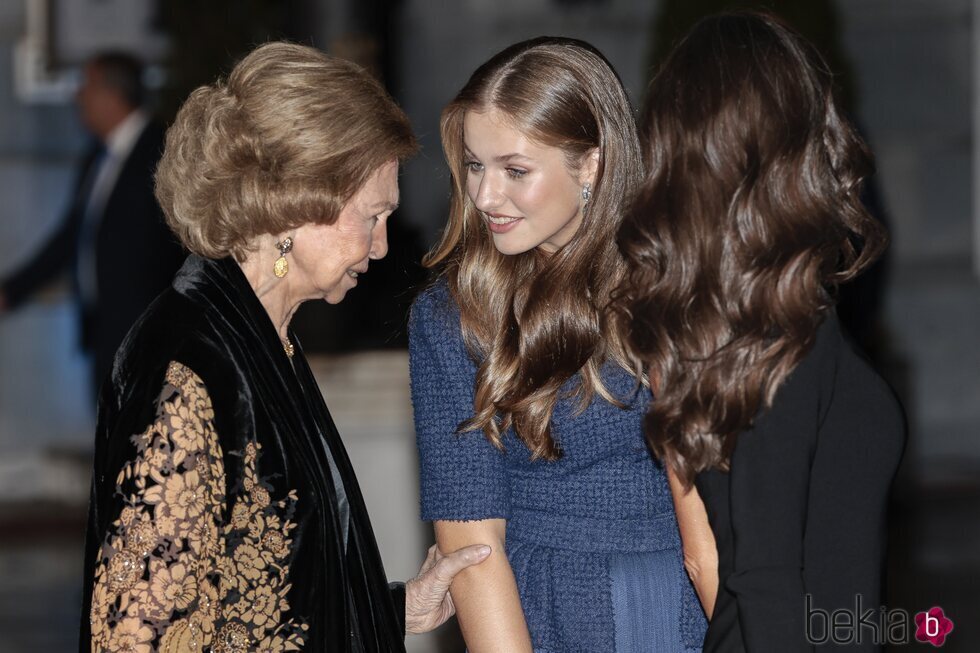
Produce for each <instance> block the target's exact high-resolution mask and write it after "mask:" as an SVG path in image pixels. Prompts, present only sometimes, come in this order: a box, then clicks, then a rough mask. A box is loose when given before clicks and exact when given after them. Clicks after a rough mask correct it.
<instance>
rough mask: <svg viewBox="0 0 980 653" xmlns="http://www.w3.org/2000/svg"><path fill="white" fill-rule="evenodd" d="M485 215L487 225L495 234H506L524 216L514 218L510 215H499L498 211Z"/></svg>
mask: <svg viewBox="0 0 980 653" xmlns="http://www.w3.org/2000/svg"><path fill="white" fill-rule="evenodd" d="M484 216H485V217H486V220H487V226H488V227H490V231H492V232H493V233H495V234H505V233H507V232H508V231H510V230H511V229H513V228H514V227H516V226H517V223H518V222H520V221H521V220H523V219H524V218H514V217H511V216H509V215H497V214H496V213H485V214H484Z"/></svg>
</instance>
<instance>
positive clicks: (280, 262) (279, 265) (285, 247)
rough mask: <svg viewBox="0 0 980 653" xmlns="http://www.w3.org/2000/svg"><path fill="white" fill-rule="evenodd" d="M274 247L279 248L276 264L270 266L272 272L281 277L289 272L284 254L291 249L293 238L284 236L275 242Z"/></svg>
mask: <svg viewBox="0 0 980 653" xmlns="http://www.w3.org/2000/svg"><path fill="white" fill-rule="evenodd" d="M276 248H278V250H279V258H277V259H276V264H275V265H273V266H272V272H273V274H275V275H276V276H277V277H279V278H280V279H282V278H283V277H284V276H286V273H288V272H289V261H287V260H286V254H288V253H289V252H290V251H291V250H292V249H293V239H292V238H290V237H289V236H286V237H285V238H283V239H282V240H280V241H279V242H278V243H276Z"/></svg>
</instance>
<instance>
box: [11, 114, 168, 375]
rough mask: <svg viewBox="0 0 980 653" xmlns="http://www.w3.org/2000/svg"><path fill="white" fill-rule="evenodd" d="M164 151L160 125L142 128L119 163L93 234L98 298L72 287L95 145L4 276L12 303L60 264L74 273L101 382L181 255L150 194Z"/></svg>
mask: <svg viewBox="0 0 980 653" xmlns="http://www.w3.org/2000/svg"><path fill="white" fill-rule="evenodd" d="M162 151H163V129H162V128H161V127H160V126H158V125H156V124H154V123H150V124H149V125H148V126H147V127H145V128H144V130H143V132H142V133H141V134H140V136H139V138H138V139H137V141H136V143H135V144H134V145H133V149H132V150H131V151H130V153H129V157H128V158H127V159H126V161H125V163H124V164H123V165H122V168H121V169H120V171H119V176H118V178H117V179H116V182H115V185H114V186H113V188H112V190H111V192H110V194H109V196H108V198H107V200H106V204H105V210H104V212H103V215H102V218H101V221H100V222H99V226H98V231H97V233H96V236H95V241H94V246H95V257H94V259H95V266H96V288H97V299H96V301H95V302H94V303H84V302H83V301H82V298H81V296H80V295H79V293H78V287H79V286H78V279H77V278H75V275H76V270H77V266H76V261H77V257H78V249H79V235H80V232H81V227H82V220H83V217H84V213H85V205H86V202H87V199H88V192H87V191H88V188H87V183H86V179H87V178H88V177H89V175H90V172H91V168H92V166H93V165H94V163H95V159H96V156H97V152H98V148H97V147H96V146H94V145H93V147H92V148H91V149H90V150H89V151H88V153H87V154H86V156H85V158H84V159H83V161H82V166H81V168H80V170H79V174H78V177H77V179H76V182H75V187H74V191H73V193H72V199H71V204H70V206H69V209H68V211H67V213H66V215H65V217H64V219H63V220H62V222H61V225H60V226H59V227H58V229H57V230H56V231H55V232H54V234H52V235H51V237H50V238H49V239H48V241H47V242H46V243H45V244H44V245H43V246H42V247H41V249H40V250H39V251H38V253H37V254H36V255H35V256H34V257H33V258H32V259H30V260H28V261H27V262H26V263H25V264H24V265H22V266H21V267H20V268H19V269H18V270H16V271H14V273H13V274H12V275H10V276H9V277H8V278H7V279H6V280H4V282H3V283H2V288H3V291H4V293H5V294H6V296H7V301H8V303H9V304H10V305H11V307H14V306H17V305H18V304H20V303H22V302H24V301H25V300H26V299H27V298H29V296H30V295H32V294H33V293H34V292H35V291H36V290H38V289H39V288H40V287H42V286H43V285H45V284H47V283H48V282H50V281H51V280H52V279H53V278H55V277H56V276H57V275H59V274H61V273H63V272H65V270H66V268H67V269H69V270H70V272H71V274H72V275H73V288H74V290H75V298H76V302H77V304H78V307H79V310H80V316H81V319H80V328H81V333H80V342H81V345H82V347H83V349H85V350H87V351H90V352H92V354H93V355H94V359H95V360H94V374H95V381H96V383H97V384H98V383H101V381H102V379H103V378H104V376H105V374H106V373H107V372H108V370H109V369H110V367H111V365H112V357H113V355H114V354H115V351H116V348H117V347H118V346H119V343H120V342H122V339H123V336H125V335H126V332H127V331H128V330H129V327H130V326H132V324H133V322H135V321H136V318H137V317H139V315H140V314H141V313H142V312H143V310H144V309H146V307H147V306H148V305H149V304H150V302H151V301H152V300H153V298H154V297H156V296H157V294H159V293H160V292H161V291H162V290H163V289H164V288H166V287H167V286H168V285H169V283H170V280H171V279H172V278H173V275H174V273H175V272H176V271H177V268H179V267H180V263H181V261H182V260H183V253H182V251H181V248H180V246H179V245H178V243H177V240H176V238H175V237H174V236H173V234H172V233H171V232H170V230H169V229H168V228H167V226H166V224H165V223H164V219H163V214H162V212H161V210H160V207H159V205H158V204H157V201H156V198H155V197H154V196H153V173H154V171H155V169H156V165H157V162H158V161H159V160H160V155H161V153H162Z"/></svg>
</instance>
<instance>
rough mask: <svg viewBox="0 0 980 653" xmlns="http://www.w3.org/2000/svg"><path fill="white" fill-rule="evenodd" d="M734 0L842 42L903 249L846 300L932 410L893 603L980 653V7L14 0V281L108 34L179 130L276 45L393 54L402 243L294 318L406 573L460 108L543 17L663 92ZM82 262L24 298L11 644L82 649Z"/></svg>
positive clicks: (74, 154)
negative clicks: (421, 370)
mask: <svg viewBox="0 0 980 653" xmlns="http://www.w3.org/2000/svg"><path fill="white" fill-rule="evenodd" d="M735 7H762V8H769V9H771V10H773V11H775V12H776V13H779V14H781V15H783V16H784V17H785V18H786V19H787V20H789V21H790V22H791V23H793V24H794V25H795V26H796V27H797V29H799V30H800V31H801V32H802V33H803V34H804V35H806V36H807V37H808V38H810V39H811V40H813V41H814V43H815V44H816V45H817V46H818V47H819V48H820V49H821V50H823V52H824V54H825V56H826V58H827V60H828V62H829V64H830V66H831V67H832V68H833V69H834V71H835V72H836V73H837V75H838V79H839V90H840V97H841V99H842V101H843V103H844V105H845V106H846V108H847V110H848V111H849V112H850V114H851V116H852V117H853V119H854V120H855V122H856V123H857V124H859V126H860V128H861V130H862V132H863V133H864V134H865V136H866V138H867V140H868V141H869V143H870V145H871V147H872V149H873V150H874V152H875V154H876V158H877V167H878V173H877V175H876V176H875V177H874V178H873V179H872V180H871V183H870V184H869V187H868V189H867V190H866V195H865V199H866V202H867V204H868V207H869V208H870V209H871V210H872V212H873V213H874V214H875V215H876V216H877V217H878V218H879V219H881V220H883V221H884V222H886V224H888V226H889V228H890V230H891V233H892V246H891V249H890V250H889V254H888V256H887V258H886V259H885V260H884V261H883V262H882V264H880V265H879V266H877V267H876V268H875V269H874V270H873V271H872V273H870V274H869V275H867V276H866V277H865V278H864V279H863V280H861V281H859V282H858V283H856V284H854V285H852V286H851V287H848V288H845V289H844V290H843V292H842V297H841V312H842V314H843V315H844V317H845V319H846V321H847V323H848V324H849V326H850V328H851V330H852V332H853V334H854V336H855V338H856V339H858V340H859V341H860V342H861V343H862V344H863V346H864V347H865V348H866V350H867V351H868V353H869V356H870V357H871V358H872V359H873V360H874V362H875V363H876V365H877V366H878V368H879V369H880V371H881V372H882V373H883V374H884V375H885V376H886V377H887V378H888V379H889V380H890V382H891V383H892V385H893V386H894V387H895V389H896V391H897V392H898V393H899V395H900V396H901V398H902V400H903V402H904V405H905V408H906V411H907V413H908V417H909V424H910V437H909V445H908V449H907V451H906V455H905V459H904V462H903V466H902V469H901V471H900V474H899V478H898V479H897V481H896V488H895V492H894V501H893V506H892V520H891V523H892V531H893V532H892V539H891V545H890V554H889V594H888V605H889V607H892V608H901V609H905V610H907V611H909V612H910V613H914V612H917V611H920V610H923V609H927V608H929V607H931V606H933V605H939V606H942V607H943V608H944V610H945V612H946V614H947V615H948V616H949V617H950V618H951V619H952V620H953V622H954V623H955V631H954V632H953V633H952V635H951V636H950V637H949V639H948V640H947V643H946V645H945V647H944V648H945V649H947V650H950V651H964V652H965V651H969V652H974V651H978V650H980V626H978V625H977V624H978V623H980V597H978V591H977V588H980V437H978V436H980V344H978V339H980V209H978V208H977V206H978V205H977V202H976V200H975V196H980V195H978V193H977V190H976V189H978V188H980V186H978V185H977V184H976V183H975V176H976V175H977V170H978V168H976V167H975V165H974V160H975V158H976V157H975V154H974V139H973V137H972V134H973V132H974V126H976V125H978V124H980V106H978V103H977V100H978V98H980V94H978V90H980V81H978V77H977V73H976V70H977V64H978V63H980V41H978V36H980V2H976V1H971V0H837V1H835V2H831V1H829V0H795V1H792V0H770V1H769V2H734V1H731V0H454V1H451V2H436V1H432V0H387V1H384V0H208V1H207V2H199V1H193V0H4V1H3V2H0V280H2V279H3V278H4V276H5V275H7V274H9V273H10V272H11V271H12V270H14V269H16V268H18V267H19V266H21V265H22V264H23V263H24V262H25V261H28V260H30V259H31V257H32V256H34V254H35V253H36V251H37V249H38V248H39V247H40V246H41V244H42V243H44V242H45V240H46V239H47V237H48V236H49V235H50V234H51V233H52V232H53V230H55V229H56V228H57V226H58V224H59V222H60V220H61V219H62V216H63V214H64V212H65V211H66V209H67V204H68V202H69V199H70V193H71V186H72V177H73V174H74V171H75V169H76V166H77V164H78V159H79V157H81V156H82V154H83V152H84V151H85V149H86V146H87V144H88V142H89V137H88V136H87V135H86V133H85V131H84V130H83V128H82V126H81V123H80V121H79V119H78V116H77V112H76V110H75V108H74V105H73V94H74V91H75V88H76V86H77V84H78V82H79V79H80V77H81V70H82V66H83V64H84V62H85V61H86V60H87V59H88V58H89V57H90V56H91V55H93V54H94V53H96V52H98V51H101V50H105V49H110V48H111V49H123V50H127V51H131V52H133V53H135V54H137V55H139V56H140V57H141V58H142V59H143V60H144V61H145V62H146V64H147V65H148V67H147V71H146V74H145V80H146V81H147V83H148V84H149V85H150V87H151V93H150V100H151V102H150V105H151V107H152V109H153V112H154V113H155V114H156V116H157V117H158V118H159V119H160V120H161V121H162V122H163V123H164V124H166V123H167V122H168V121H169V120H170V119H171V118H172V117H173V115H174V113H175V111H176V109H177V107H179V105H180V102H181V101H182V99H183V98H184V97H186V95H187V93H189V92H190V91H191V90H192V89H193V88H195V87H196V86H198V85H199V84H203V83H207V82H209V81H211V80H213V79H214V78H215V77H217V76H219V75H224V74H226V73H227V72H228V71H229V70H230V68H231V66H232V65H233V63H234V62H235V60H236V59H237V58H238V57H240V56H241V55H242V54H244V53H245V52H247V51H248V50H249V49H251V48H252V47H253V46H254V45H256V44H259V43H262V42H264V41H267V40H270V39H280V38H286V39H290V40H294V41H298V42H301V43H306V44H310V45H314V46H316V47H319V48H321V49H323V50H325V51H328V52H330V53H333V54H336V55H338V56H343V57H347V58H350V59H352V60H355V61H357V62H358V63H361V64H362V65H364V66H365V67H367V68H369V69H370V70H371V71H373V72H374V73H375V74H376V75H378V76H379V77H380V78H381V79H382V80H383V81H384V83H385V84H386V85H387V87H388V89H389V90H390V92H391V93H392V94H393V95H394V96H395V97H396V99H397V100H398V101H399V102H400V103H401V105H402V106H403V107H404V108H405V110H406V111H407V112H408V114H409V116H410V118H411V119H412V122H413V124H414V126H415V130H416V133H417V134H418V136H419V138H420V140H421V143H422V151H421V153H420V154H419V155H418V156H417V157H416V158H415V159H413V160H412V161H411V162H409V163H408V164H407V165H406V166H404V168H403V172H402V175H401V193H402V202H401V209H400V210H399V211H398V213H397V214H396V215H395V216H394V217H393V219H392V220H391V222H390V223H389V224H390V232H389V241H390V244H391V251H390V253H389V255H388V257H387V259H386V260H385V261H384V262H383V264H380V265H378V264H372V267H371V272H370V274H369V275H367V276H366V277H365V279H364V280H363V282H362V283H361V284H359V286H358V288H357V289H356V290H355V291H354V292H352V293H351V294H350V295H349V296H348V298H347V299H346V300H345V301H344V303H343V304H341V305H339V306H333V307H331V306H327V305H325V304H322V305H317V306H311V305H306V306H304V308H303V309H302V310H301V311H300V313H299V314H298V315H297V318H296V326H297V328H298V330H299V332H300V336H301V338H302V340H303V342H304V345H305V346H306V349H307V350H308V351H309V352H312V354H313V356H312V357H313V363H314V368H315V370H316V372H317V374H318V377H319V378H320V382H321V387H322V389H323V390H324V393H325V395H326V398H327V403H328V404H329V405H330V407H331V409H332V410H333V411H334V413H335V417H336V419H337V421H338V423H339V425H340V427H341V432H342V434H343V436H344V439H345V441H346V443H347V445H348V447H349V449H350V451H351V456H352V459H353V461H354V464H355V468H356V470H357V473H358V476H359V478H360V480H361V482H362V484H363V485H364V491H365V495H366V498H367V501H368V504H369V508H370V510H371V513H372V519H373V521H374V524H375V527H376V528H377V530H378V532H379V540H380V542H381V547H382V554H383V555H384V557H385V561H386V566H387V567H388V571H389V575H390V576H391V577H392V578H399V577H401V578H404V577H407V576H409V575H411V574H412V573H413V572H414V567H415V566H416V565H417V563H418V561H419V560H421V556H422V552H423V551H424V547H425V546H426V544H427V542H428V541H429V540H430V538H431V535H430V533H429V531H428V527H427V526H425V525H422V524H419V523H418V521H417V479H416V474H417V468H416V460H415V452H414V442H413V435H412V425H411V408H410V405H409V402H408V394H407V391H408V388H407V385H408V380H407V363H406V354H405V352H404V349H403V346H404V343H405V333H404V325H405V317H406V311H407V307H408V305H409V303H410V301H411V298H412V293H413V289H414V288H416V287H417V286H418V284H419V283H422V282H423V281H424V279H425V274H424V272H423V271H422V269H421V267H420V266H419V259H420V257H421V255H422V253H423V252H424V251H425V250H426V249H427V248H428V247H429V246H430V245H431V244H432V243H433V242H434V240H435V238H436V236H437V235H438V231H439V229H440V228H441V226H442V225H443V223H444V220H445V217H446V205H447V200H448V189H449V186H448V184H449V180H448V173H447V171H446V168H445V165H444V163H443V160H442V153H441V149H440V145H439V133H438V119H439V112H440V110H441V108H442V106H443V105H444V104H445V103H446V102H447V101H448V100H449V99H450V98H451V97H452V96H453V94H454V93H455V91H456V90H458V89H459V87H460V86H461V85H462V84H463V83H464V82H465V80H466V78H467V77H468V75H469V74H470V73H471V72H472V71H473V70H474V69H475V68H476V66H477V65H479V64H480V63H482V62H483V61H484V60H485V59H487V58H488V57H489V56H490V55H491V54H493V53H494V52H496V51H497V50H499V49H500V48H502V47H504V46H506V45H508V44H510V43H512V42H515V41H518V40H521V39H524V38H528V37H531V36H535V35H540V34H556V35H557V34H560V35H567V36H575V37H578V38H583V39H586V40H588V41H590V42H592V43H593V44H594V45H596V46H597V47H598V48H599V49H601V50H602V51H603V52H604V53H605V54H606V55H607V57H608V58H609V59H610V60H611V61H612V63H613V65H614V66H616V68H617V70H618V71H619V73H620V75H621V77H622V78H623V81H624V83H625V85H626V86H627V88H628V90H629V91H630V93H631V96H632V98H633V100H634V103H635V104H636V105H637V106H639V105H640V104H641V103H642V101H643V91H644V87H645V85H646V83H647V82H648V80H649V78H650V75H651V72H652V71H653V70H654V69H655V67H656V65H657V62H658V61H660V60H661V59H662V57H663V56H664V54H665V53H666V52H667V51H668V50H669V48H670V46H671V44H672V43H673V42H675V40H676V39H677V38H678V37H679V36H680V35H681V34H682V33H683V32H684V31H685V30H686V29H687V28H688V27H689V26H690V25H691V24H693V22H695V21H696V20H697V19H698V18H699V17H700V16H702V15H705V14H707V13H712V12H714V11H718V10H722V9H728V8H735ZM118 273H119V274H126V270H119V271H118ZM60 279H61V280H59V281H56V282H55V283H52V284H49V285H48V286H47V287H46V288H44V289H43V290H42V291H41V292H39V293H37V294H36V295H35V296H34V297H33V298H32V299H31V300H30V301H28V302H27V303H26V304H24V305H23V306H21V307H20V308H19V309H18V310H16V311H10V312H6V313H2V314H0V653H8V652H9V653H15V652H16V653H21V652H28V651H30V652H32V653H34V652H37V653H47V652H51V653H54V652H62V651H71V650H76V647H77V643H76V641H75V628H76V624H77V621H78V618H79V614H78V605H79V603H80V595H79V593H80V584H81V577H80V574H81V542H82V524H83V519H84V513H85V509H86V505H85V501H86V498H87V488H88V483H89V476H88V475H89V462H90V460H89V457H90V455H91V454H90V452H91V443H90V440H91V434H92V432H93V427H94V414H93V413H94V411H93V409H92V406H91V403H92V402H91V391H90V388H89V373H88V369H89V361H88V360H87V358H86V356H85V354H83V353H82V352H80V351H79V350H78V348H77V338H76V336H75V329H76V325H75V320H76V319H77V316H76V315H75V312H74V311H73V309H72V303H71V299H70V296H71V290H70V284H69V282H68V281H67V275H62V277H61V278H60ZM910 646H913V647H915V646H923V645H922V644H910ZM904 648H905V647H904V646H896V647H893V649H892V650H896V651H897V650H903V649H904ZM409 650H412V651H442V652H449V651H453V652H455V651H460V650H462V649H461V646H460V644H459V641H458V636H457V635H456V634H455V632H454V626H451V625H450V626H447V627H445V628H444V629H443V631H442V632H440V633H438V634H436V635H433V636H427V637H417V638H410V639H409Z"/></svg>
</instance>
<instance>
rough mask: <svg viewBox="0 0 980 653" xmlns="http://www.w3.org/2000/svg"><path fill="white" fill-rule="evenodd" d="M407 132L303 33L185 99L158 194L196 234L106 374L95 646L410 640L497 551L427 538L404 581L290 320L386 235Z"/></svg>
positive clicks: (380, 647) (359, 269) (395, 643)
mask: <svg viewBox="0 0 980 653" xmlns="http://www.w3.org/2000/svg"><path fill="white" fill-rule="evenodd" d="M414 149H415V141H414V138H413V136H412V132H411V129H410V127H409V124H408V120H407V119H406V117H405V115H404V114H403V113H402V112H401V111H400V110H399V109H398V107H397V106H396V105H395V104H394V103H393V102H392V100H391V99H390V98H389V97H388V96H387V95H386V94H385V92H384V90H383V89H382V88H381V86H380V85H379V84H378V83H377V82H376V81H374V80H373V79H372V78H371V77H370V76H368V75H367V74H366V73H365V72H364V71H362V70H361V69H359V68H358V67H356V66H354V65H353V64H350V63H347V62H344V61H342V60H338V59H333V58H330V57H327V56H325V55H323V54H321V53H319V52H317V51H316V50H313V49H311V48H307V47H303V46H298V45H290V44H284V43H273V44H268V45H265V46H262V47H260V48H258V49H257V50H256V51H254V52H253V53H252V54H250V55H249V56H247V57H246V58H245V59H244V60H242V61H241V63H239V64H238V65H237V66H236V67H235V69H234V70H233V71H232V73H231V75H230V77H229V78H228V80H227V82H225V83H217V84H215V85H212V86H207V87H202V88H199V89H197V90H196V91H195V92H194V93H193V94H192V95H191V97H190V98H189V99H188V100H187V102H186V103H185V105H184V106H183V108H182V109H181V110H180V113H179V114H178V116H177V119H176V121H175V123H174V125H173V126H172V127H171V129H170V131H169V133H168V135H167V143H166V151H165V154H164V157H163V160H162V161H161V164H160V167H159V170H158V172H157V195H158V199H159V200H160V204H161V205H162V207H163V209H164V212H165V213H166V216H167V220H168V222H169V224H170V226H171V228H172V229H173V230H174V232H175V233H176V234H177V235H178V236H179V238H180V240H181V241H182V242H183V244H184V245H185V246H186V247H187V249H189V250H190V251H191V252H192V255H191V256H190V257H189V258H188V259H187V262H186V263H185V265H184V266H183V268H182V269H181V270H180V272H179V273H178V274H177V277H176V278H175V280H174V282H173V287H172V288H170V289H169V290H167V291H166V292H164V293H163V294H162V295H161V296H160V297H159V298H158V299H157V301H156V302H155V303H154V304H153V305H152V306H151V307H150V308H149V309H148V310H147V312H146V313H145V314H144V315H143V317H142V318H141V319H140V321H139V322H138V323H137V324H136V326H135V327H134V328H133V330H132V331H131V332H130V334H129V336H128V337H127V339H126V340H125V342H124V343H123V345H122V347H121V348H120V350H119V352H118V354H117V356H116V361H115V365H114V369H113V373H112V378H111V382H110V383H107V384H106V385H105V387H104V388H103V390H102V394H101V398H100V404H99V426H98V434H97V442H96V455H95V477H94V483H93V488H92V498H91V509H90V515H89V530H88V542H87V554H86V588H85V601H86V605H85V611H84V615H85V616H84V618H83V626H82V640H81V641H82V649H83V650H90V649H91V650H98V651H151V650H160V651H202V650H207V651H215V652H216V653H217V652H228V653H231V652H235V651H284V650H308V651H317V652H320V651H364V652H374V651H379V652H380V651H401V650H404V643H403V638H404V632H405V630H406V629H407V630H408V631H410V632H423V631H425V630H430V629H432V628H434V627H435V626H437V625H439V624H440V623H442V622H443V621H445V619H446V618H448V617H449V616H450V615H451V614H452V603H451V601H450V600H449V599H448V597H447V594H446V590H447V588H448V585H449V583H450V582H451V580H452V578H453V576H454V575H455V573H457V572H458V571H459V570H460V569H462V568H464V567H466V566H468V565H470V564H474V563H476V562H479V561H480V560H482V559H483V558H485V557H486V555H487V554H488V553H489V550H488V549H487V547H470V548H468V549H466V550H461V551H459V552H457V553H455V554H453V555H450V556H447V557H445V558H441V556H439V554H438V553H437V552H436V551H435V550H434V549H433V550H430V554H429V557H428V558H427V560H426V562H425V563H424V564H423V568H422V572H420V575H419V576H418V577H417V578H415V579H413V580H411V581H409V582H408V583H407V585H404V586H397V585H396V586H389V584H388V581H387V579H386V578H385V573H384V570H383V568H382V565H381V558H380V556H379V554H378V548H377V545H376V543H375V539H374V535H373V533H372V530H371V525H370V523H369V521H368V517H367V513H366V511H365V506H364V500H363V498H362V497H361V493H360V490H359V489H358V486H357V482H356V480H355V478H354V473H353V471H352V469H351V465H350V461H349V460H348V458H347V454H346V453H345V451H344V447H343V445H342V444H341V441H340V438H339V436H338V434H337V431H336V428H335V427H334V424H333V422H332V420H331V418H330V414H329V412H328V411H327V408H326V406H325V405H324V403H323V399H322V397H321V395H320V393H319V390H318V388H317V384H316V381H315V379H314V378H313V375H312V373H311V372H310V368H309V366H308V365H307V363H306V360H305V358H304V357H303V353H302V351H301V349H300V346H299V343H298V342H296V339H295V336H294V335H293V334H292V333H291V332H290V330H289V321H290V318H291V317H292V315H293V313H295V311H296V309H297V308H298V307H299V305H300V304H301V303H302V302H304V301H307V300H313V299H325V300H326V301H328V302H330V303H337V302H339V301H341V300H342V299H343V298H344V295H345V294H346V293H347V291H348V290H350V289H352V288H353V287H354V286H356V285H357V280H358V276H359V275H361V274H364V273H365V272H367V270H368V266H369V263H370V262H371V261H372V260H377V259H380V258H382V257H383V256H384V255H385V253H386V250H387V241H386V236H385V221H386V220H387V219H388V217H389V216H390V215H391V213H392V211H394V209H395V207H396V206H397V205H398V185H397V175H398V163H399V161H400V160H402V159H404V158H405V157H407V156H408V155H410V154H411V153H412V152H413V151H414ZM125 272H126V271H125V270H120V271H119V273H120V274H125ZM438 558H441V559H438ZM437 559H438V560H437Z"/></svg>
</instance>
